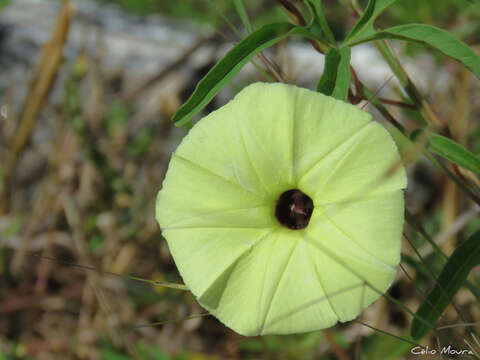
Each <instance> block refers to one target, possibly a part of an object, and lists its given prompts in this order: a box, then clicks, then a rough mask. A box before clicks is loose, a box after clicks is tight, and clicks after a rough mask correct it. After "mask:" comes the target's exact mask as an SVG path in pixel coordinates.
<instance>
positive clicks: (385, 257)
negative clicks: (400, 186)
mask: <svg viewBox="0 0 480 360" xmlns="http://www.w3.org/2000/svg"><path fill="white" fill-rule="evenodd" d="M319 211H321V212H322V213H321V215H320V216H321V217H323V218H327V219H328V221H330V222H331V224H333V225H334V226H336V227H337V228H338V229H339V230H340V231H341V232H343V233H344V234H345V235H346V236H347V237H348V238H349V239H351V240H352V241H354V242H355V244H357V245H358V246H359V247H361V248H362V249H363V250H365V251H366V252H368V253H369V254H371V255H372V256H373V257H375V258H376V259H377V260H379V261H381V262H383V263H385V264H388V265H390V266H397V265H398V263H399V262H400V247H401V241H400V234H401V233H402V228H403V211H404V196H403V192H402V191H395V192H393V193H388V194H380V195H377V196H375V197H368V198H366V199H361V200H354V201H345V202H337V203H332V204H328V205H325V206H324V207H323V209H321V210H319Z"/></svg>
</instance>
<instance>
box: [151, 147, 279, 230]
mask: <svg viewBox="0 0 480 360" xmlns="http://www.w3.org/2000/svg"><path fill="white" fill-rule="evenodd" d="M262 205H265V200H264V199H263V198H262V197H260V196H258V195H256V194H254V193H252V192H250V191H248V190H246V189H245V188H243V187H241V186H240V185H239V184H238V183H236V182H235V181H233V180H231V179H228V178H224V177H222V176H220V175H217V174H215V173H214V172H212V171H210V170H209V169H207V168H203V167H202V166H200V165H198V164H196V163H193V162H191V161H190V160H186V159H184V158H183V157H181V156H179V155H177V154H174V155H173V156H172V159H171V161H170V164H169V167H168V172H167V175H166V177H165V180H164V182H163V187H162V190H160V192H159V193H158V197H157V203H156V207H157V208H156V216H157V220H158V222H159V224H160V228H162V229H166V228H168V227H170V226H180V224H181V226H184V227H192V226H197V225H198V224H201V219H202V218H203V217H206V218H207V217H208V214H209V213H215V212H216V213H218V214H222V213H223V217H222V219H223V220H225V222H224V223H223V224H224V225H225V226H242V224H243V226H250V225H251V224H252V220H254V221H253V224H252V225H251V226H254V227H255V226H258V224H256V223H255V220H256V221H261V222H263V224H264V225H265V226H267V225H268V224H271V223H272V218H271V217H268V218H267V217H265V216H258V217H257V218H255V217H254V216H252V213H250V212H249V210H248V209H252V208H257V210H256V211H260V212H261V213H262V214H265V211H264V209H261V206H262ZM238 209H244V210H245V212H243V215H242V214H241V211H240V212H236V213H235V211H233V212H230V214H229V213H228V212H229V211H232V210H238ZM252 211H253V213H254V212H255V210H252ZM213 220H214V219H213ZM217 223H219V222H218V220H217Z"/></svg>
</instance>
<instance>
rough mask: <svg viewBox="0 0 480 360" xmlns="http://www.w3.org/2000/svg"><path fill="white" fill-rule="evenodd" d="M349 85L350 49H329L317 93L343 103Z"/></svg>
mask: <svg viewBox="0 0 480 360" xmlns="http://www.w3.org/2000/svg"><path fill="white" fill-rule="evenodd" d="M349 85H350V48H349V47H345V48H342V49H337V48H330V50H329V52H328V54H327V56H326V57H325V68H324V70H323V75H322V77H321V78H320V81H319V83H318V86H317V91H318V92H320V93H322V94H325V95H328V96H333V97H334V98H336V99H339V100H343V101H345V100H346V99H347V96H348V88H349Z"/></svg>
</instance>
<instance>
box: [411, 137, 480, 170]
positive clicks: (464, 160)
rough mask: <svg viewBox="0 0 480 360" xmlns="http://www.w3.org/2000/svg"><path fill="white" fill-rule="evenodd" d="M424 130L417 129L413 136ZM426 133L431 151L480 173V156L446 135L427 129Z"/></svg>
mask: <svg viewBox="0 0 480 360" xmlns="http://www.w3.org/2000/svg"><path fill="white" fill-rule="evenodd" d="M423 132H424V130H416V131H414V132H413V133H412V135H411V136H412V138H414V139H415V138H417V137H418V136H419V134H420V133H423ZM426 135H427V138H428V143H427V148H428V149H429V150H430V151H431V152H433V153H435V154H437V155H440V156H441V157H443V158H445V159H447V160H449V161H451V162H453V163H455V164H457V165H460V166H461V167H463V168H465V169H467V170H470V171H473V172H474V173H476V174H480V158H479V157H478V156H477V155H475V154H473V153H472V152H470V151H469V150H468V149H466V148H465V147H463V146H462V145H460V144H458V143H456V142H455V141H453V140H451V139H449V138H446V137H445V136H442V135H438V134H435V133H433V132H431V131H427V132H426Z"/></svg>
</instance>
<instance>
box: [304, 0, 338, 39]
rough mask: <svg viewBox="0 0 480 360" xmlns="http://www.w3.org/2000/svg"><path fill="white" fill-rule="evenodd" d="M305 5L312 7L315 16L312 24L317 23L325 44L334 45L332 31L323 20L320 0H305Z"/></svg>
mask: <svg viewBox="0 0 480 360" xmlns="http://www.w3.org/2000/svg"><path fill="white" fill-rule="evenodd" d="M306 3H307V4H308V5H310V6H311V7H312V10H313V13H314V16H315V20H314V23H317V24H318V25H319V27H320V29H321V30H322V33H323V35H324V36H323V37H324V40H325V42H326V43H329V44H331V45H335V37H334V36H333V33H332V30H331V29H330V26H329V25H328V22H327V19H326V18H325V13H324V12H323V7H322V0H307V2H306Z"/></svg>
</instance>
